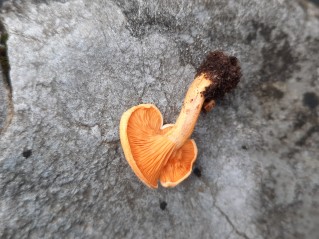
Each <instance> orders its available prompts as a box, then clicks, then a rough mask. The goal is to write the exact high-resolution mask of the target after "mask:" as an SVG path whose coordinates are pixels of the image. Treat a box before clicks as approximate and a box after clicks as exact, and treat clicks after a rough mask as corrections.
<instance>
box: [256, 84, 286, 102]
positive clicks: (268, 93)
mask: <svg viewBox="0 0 319 239" xmlns="http://www.w3.org/2000/svg"><path fill="white" fill-rule="evenodd" d="M261 93H262V96H263V97H266V98H273V99H278V100H280V99H281V98H283V97H284V92H282V91H281V90H279V89H278V88H277V87H275V86H273V85H271V84H266V85H263V86H262V88H261Z"/></svg>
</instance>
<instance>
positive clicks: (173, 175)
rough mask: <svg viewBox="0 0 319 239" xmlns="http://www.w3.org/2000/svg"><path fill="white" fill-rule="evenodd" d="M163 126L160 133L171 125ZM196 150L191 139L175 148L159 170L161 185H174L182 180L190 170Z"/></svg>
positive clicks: (195, 156) (167, 129)
mask: <svg viewBox="0 0 319 239" xmlns="http://www.w3.org/2000/svg"><path fill="white" fill-rule="evenodd" d="M165 126H166V127H165ZM164 127H165V128H164ZM164 127H163V129H162V134H165V133H166V132H167V131H169V130H170V129H171V128H172V127H173V125H164ZM197 152H198V150H197V146H196V143H195V140H193V139H188V140H187V141H186V142H185V144H184V145H183V146H182V147H181V148H179V149H177V150H175V151H174V152H173V153H172V154H171V156H170V157H169V159H168V161H167V163H166V165H165V166H164V168H163V169H162V171H161V175H160V182H161V184H162V186H163V187H175V186H176V185H178V184H179V183H181V182H182V181H184V180H185V179H186V178H187V177H188V176H189V175H190V174H191V172H192V168H193V164H194V162H195V160H196V158H197Z"/></svg>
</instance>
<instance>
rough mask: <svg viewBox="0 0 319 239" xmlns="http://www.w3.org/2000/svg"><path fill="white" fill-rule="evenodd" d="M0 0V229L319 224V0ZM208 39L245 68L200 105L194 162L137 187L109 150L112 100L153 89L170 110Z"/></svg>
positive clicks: (117, 111)
mask: <svg viewBox="0 0 319 239" xmlns="http://www.w3.org/2000/svg"><path fill="white" fill-rule="evenodd" d="M314 2H315V1H314ZM1 5H2V7H1V19H2V20H1V21H2V22H3V23H4V25H5V27H6V30H7V32H8V34H9V40H8V42H7V46H8V57H9V60H10V66H11V71H10V79H11V85H12V109H13V116H12V120H11V122H10V124H8V127H6V129H5V130H3V131H2V132H1V135H0V237H1V238H251V239H252V238H254V239H255V238H256V239H258V238H265V239H266V238H281V239H283V238H310V239H312V238H313V239H317V238H318V235H319V220H318V218H319V150H318V145H319V118H318V113H319V107H318V106H317V104H318V102H317V101H316V99H318V95H319V93H318V92H319V84H318V81H319V76H318V74H319V61H318V59H319V49H318V45H319V18H318V16H319V10H318V7H316V6H315V5H313V4H311V3H308V2H306V1H303V0H295V1H292V0H269V1H257V0H255V1H246V0H240V1H222V0H211V1H204V0H203V1H199V0H198V1H195V0H194V1H153V0H152V1H124V0H119V1H110V0H109V1H105V0H92V1H84V0H64V1H62V0H60V1H53V0H52V1H49V0H47V1H40V0H33V1H13V0H12V1H1ZM215 49H219V50H224V51H226V52H228V53H230V54H233V55H235V56H236V57H238V59H239V60H240V62H241V66H242V71H243V78H242V80H241V82H240V83H239V85H238V88H237V89H236V90H235V91H234V92H233V93H231V94H230V95H228V96H226V98H225V99H224V100H223V101H222V102H218V105H217V107H216V108H215V109H214V110H213V111H212V112H210V113H208V114H204V115H202V116H201V117H200V119H199V122H198V124H197V126H196V129H195V132H194V134H193V137H194V139H195V140H196V142H197V145H198V149H199V155H198V159H197V162H196V168H197V169H198V170H200V171H199V172H200V174H199V175H200V177H199V176H198V173H195V174H196V175H195V174H192V175H191V176H190V177H189V178H188V179H187V180H185V181H184V182H183V183H182V184H181V185H179V186H178V187H176V188H173V189H164V188H159V189H158V190H151V189H148V188H147V187H145V186H144V185H143V184H142V183H141V182H140V181H139V180H138V179H137V178H136V176H135V175H134V173H133V172H132V171H131V170H130V167H129V166H128V164H127V162H126V160H125V158H124V155H123V152H122V150H121V147H120V142H119V135H118V124H119V120H120V117H121V114H122V113H123V112H124V111H125V110H126V109H128V108H130V107H131V106H133V105H136V104H139V103H154V104H156V105H157V106H158V107H159V109H160V110H161V111H162V112H163V116H164V119H165V122H166V123H170V122H174V120H175V119H176V117H177V115H178V112H179V110H180V108H181V105H182V101H183V97H184V94H185V92H186V89H187V86H188V85H189V84H190V82H191V81H192V79H193V77H194V74H195V72H196V68H197V67H198V66H199V64H200V62H201V60H202V59H203V58H204V57H205V56H206V54H207V53H208V52H209V51H211V50H215ZM3 82H4V81H1V84H3ZM1 84H0V91H1V90H2V89H3V87H2V85H1ZM1 92H2V91H1ZM309 94H310V95H309ZM2 96H3V94H1V97H2ZM1 99H2V98H0V100H1ZM316 102H317V103H316ZM1 107H2V106H1ZM2 112H3V110H2V108H0V114H3V113H2ZM1 117H2V118H3V116H1ZM2 118H0V119H2ZM0 122H3V121H0ZM164 205H165V206H164Z"/></svg>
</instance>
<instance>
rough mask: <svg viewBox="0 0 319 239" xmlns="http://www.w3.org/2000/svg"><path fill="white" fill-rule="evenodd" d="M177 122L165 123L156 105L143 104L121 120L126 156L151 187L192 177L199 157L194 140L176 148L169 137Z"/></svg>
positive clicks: (139, 175) (165, 185)
mask: <svg viewBox="0 0 319 239" xmlns="http://www.w3.org/2000/svg"><path fill="white" fill-rule="evenodd" d="M172 127H173V125H164V126H163V117H162V114H161V112H160V111H159V110H158V108H157V107H156V106H155V105H152V104H141V105H138V106H134V107H132V108H131V109H129V110H128V111H126V112H125V113H124V114H123V115H122V118H121V122H120V139H121V144H122V148H123V151H124V154H125V158H126V160H127V162H128V163H129V165H130V166H131V168H132V170H133V171H134V173H135V174H136V176H137V177H138V178H139V179H140V180H141V181H142V182H144V183H145V184H146V185H147V186H149V187H151V188H157V187H158V180H159V179H160V181H161V184H162V185H163V186H164V187H173V186H175V185H177V184H178V183H180V182H181V181H183V180H184V179H185V178H187V177H188V176H189V174H190V173H191V171H192V166H193V163H194V161H195V160H196V156H197V147H196V144H195V142H194V140H188V141H187V142H186V143H185V144H184V145H183V146H182V147H180V148H179V149H176V144H175V143H174V142H173V141H171V140H170V139H169V138H167V137H166V136H165V133H166V132H168V131H169V130H170V129H171V128H172Z"/></svg>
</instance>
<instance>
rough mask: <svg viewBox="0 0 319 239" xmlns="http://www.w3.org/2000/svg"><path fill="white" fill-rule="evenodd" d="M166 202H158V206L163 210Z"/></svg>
mask: <svg viewBox="0 0 319 239" xmlns="http://www.w3.org/2000/svg"><path fill="white" fill-rule="evenodd" d="M166 206H167V203H166V202H165V201H163V202H160V208H161V209H162V210H163V211H164V210H165V209H166Z"/></svg>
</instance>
